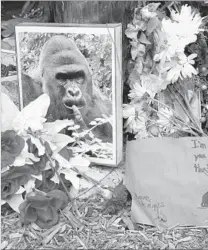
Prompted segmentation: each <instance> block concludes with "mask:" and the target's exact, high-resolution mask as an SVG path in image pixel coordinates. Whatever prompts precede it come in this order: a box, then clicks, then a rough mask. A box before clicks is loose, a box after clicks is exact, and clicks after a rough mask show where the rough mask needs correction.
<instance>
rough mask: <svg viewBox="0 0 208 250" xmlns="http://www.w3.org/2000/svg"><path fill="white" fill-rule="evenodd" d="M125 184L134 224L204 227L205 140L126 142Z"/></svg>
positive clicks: (207, 200)
mask: <svg viewBox="0 0 208 250" xmlns="http://www.w3.org/2000/svg"><path fill="white" fill-rule="evenodd" d="M125 184H126V187H127V189H128V190H129V191H130V193H131V195H132V208H131V213H132V218H133V220H134V221H135V222H137V223H144V224H150V225H158V224H160V223H165V225H167V226H173V225H175V224H177V223H180V224H183V225H184V224H186V225H206V226H207V225H208V137H186V138H179V139H174V138H150V139H144V140H136V141H131V142H128V144H127V153H126V173H125ZM161 215H162V216H161Z"/></svg>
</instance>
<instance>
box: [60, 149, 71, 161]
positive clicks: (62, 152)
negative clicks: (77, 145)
mask: <svg viewBox="0 0 208 250" xmlns="http://www.w3.org/2000/svg"><path fill="white" fill-rule="evenodd" d="M59 154H60V155H61V156H62V157H64V158H65V159H66V160H67V161H69V160H70V159H71V157H72V154H73V152H72V150H71V149H68V148H67V147H64V148H62V149H61V150H60V151H59Z"/></svg>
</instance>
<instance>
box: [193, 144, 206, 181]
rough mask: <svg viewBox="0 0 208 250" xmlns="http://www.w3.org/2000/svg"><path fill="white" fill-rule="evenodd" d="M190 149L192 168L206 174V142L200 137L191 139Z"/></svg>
mask: <svg viewBox="0 0 208 250" xmlns="http://www.w3.org/2000/svg"><path fill="white" fill-rule="evenodd" d="M191 149H192V151H193V155H194V166H193V167H194V170H195V172H197V173H204V174H206V175H207V176H208V163H207V159H208V143H206V142H202V141H201V140H200V139H192V140H191Z"/></svg>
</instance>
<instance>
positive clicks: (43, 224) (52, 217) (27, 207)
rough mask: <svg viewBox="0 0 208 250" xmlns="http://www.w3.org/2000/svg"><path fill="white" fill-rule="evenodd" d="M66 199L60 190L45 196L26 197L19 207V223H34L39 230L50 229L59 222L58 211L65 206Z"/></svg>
mask: <svg viewBox="0 0 208 250" xmlns="http://www.w3.org/2000/svg"><path fill="white" fill-rule="evenodd" d="M67 203H68V197H67V196H66V194H65V193H64V192H62V191H60V190H53V191H50V192H49V193H47V195H46V196H44V195H43V194H40V193H37V194H36V195H35V196H28V197H27V198H26V200H25V201H24V202H23V203H22V204H21V205H20V206H19V211H20V221H21V222H22V223H23V224H25V225H27V224H30V223H33V222H35V223H36V224H37V225H38V226H39V227H40V228H43V229H45V228H51V227H52V226H54V225H56V224H57V223H58V221H59V214H58V210H59V209H63V208H65V207H66V206H67Z"/></svg>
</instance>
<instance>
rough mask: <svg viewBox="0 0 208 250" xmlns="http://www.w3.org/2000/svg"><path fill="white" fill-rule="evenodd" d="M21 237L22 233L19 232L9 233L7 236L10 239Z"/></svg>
mask: <svg viewBox="0 0 208 250" xmlns="http://www.w3.org/2000/svg"><path fill="white" fill-rule="evenodd" d="M21 237H22V234H20V233H11V234H10V235H9V238H10V239H14V238H21Z"/></svg>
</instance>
